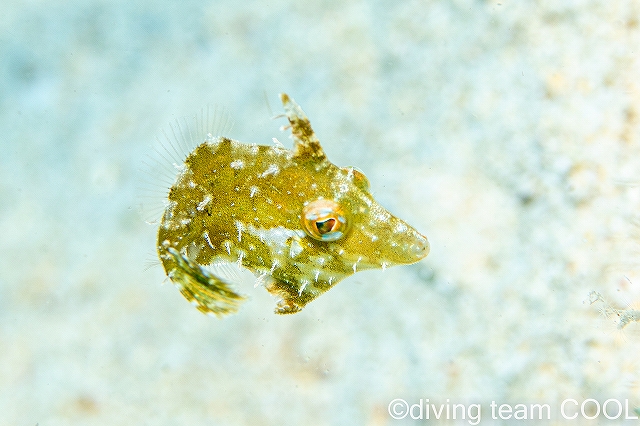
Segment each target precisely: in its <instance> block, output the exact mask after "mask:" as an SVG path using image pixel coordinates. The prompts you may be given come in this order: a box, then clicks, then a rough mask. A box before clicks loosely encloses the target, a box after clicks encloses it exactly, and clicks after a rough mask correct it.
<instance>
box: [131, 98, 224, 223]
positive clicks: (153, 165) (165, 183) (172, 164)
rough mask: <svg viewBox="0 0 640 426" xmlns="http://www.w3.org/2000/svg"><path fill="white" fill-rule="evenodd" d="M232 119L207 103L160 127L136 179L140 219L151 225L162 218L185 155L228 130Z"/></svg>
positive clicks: (218, 108) (221, 110)
mask: <svg viewBox="0 0 640 426" xmlns="http://www.w3.org/2000/svg"><path fill="white" fill-rule="evenodd" d="M232 128H233V120H232V119H231V117H230V115H229V113H228V112H227V111H226V110H225V109H224V108H221V107H218V106H216V105H207V106H205V107H203V108H202V109H201V110H200V112H199V113H198V114H196V115H194V116H192V117H182V118H178V119H176V120H175V121H174V122H172V123H170V124H169V125H168V126H167V128H165V129H161V130H160V132H159V135H158V136H156V138H155V143H154V144H153V145H152V147H151V149H150V152H149V154H148V155H147V157H146V158H145V160H144V161H143V162H142V167H141V168H140V170H139V172H140V177H139V179H138V185H137V188H136V190H137V191H136V192H137V199H138V203H137V207H138V213H139V214H140V216H142V219H143V220H144V221H145V222H147V223H149V224H152V225H157V224H158V223H159V222H160V221H161V220H162V214H163V212H164V211H165V209H166V207H167V196H168V195H169V190H170V189H171V187H172V186H173V185H174V184H175V181H176V177H177V176H178V175H179V173H180V170H181V168H182V167H183V166H184V161H185V159H186V158H187V156H188V155H189V154H190V153H191V152H192V151H193V150H194V149H195V148H196V147H197V146H198V145H200V144H201V143H203V142H205V141H208V140H211V138H212V135H213V136H216V135H226V134H229V132H230V131H231V129H232Z"/></svg>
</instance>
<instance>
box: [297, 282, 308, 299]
mask: <svg viewBox="0 0 640 426" xmlns="http://www.w3.org/2000/svg"><path fill="white" fill-rule="evenodd" d="M307 284H309V282H308V281H307V280H304V281H303V282H302V285H301V286H300V290H298V296H300V295H302V292H303V291H304V289H305V288H307Z"/></svg>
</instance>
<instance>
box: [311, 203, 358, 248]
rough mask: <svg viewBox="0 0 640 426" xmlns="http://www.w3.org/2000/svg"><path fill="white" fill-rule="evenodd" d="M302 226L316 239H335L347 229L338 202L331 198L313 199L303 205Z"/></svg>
mask: <svg viewBox="0 0 640 426" xmlns="http://www.w3.org/2000/svg"><path fill="white" fill-rule="evenodd" d="M300 218H301V221H302V228H303V229H304V231H305V232H306V233H307V235H309V236H310V237H311V238H313V239H315V240H318V241H336V240H338V239H340V238H342V237H343V236H344V235H345V234H346V231H347V227H348V221H347V216H346V214H345V212H344V210H343V209H342V207H340V205H339V204H338V203H336V202H335V201H332V200H325V199H320V200H315V201H312V202H310V203H309V204H307V205H306V206H304V208H303V209H302V215H301V216H300Z"/></svg>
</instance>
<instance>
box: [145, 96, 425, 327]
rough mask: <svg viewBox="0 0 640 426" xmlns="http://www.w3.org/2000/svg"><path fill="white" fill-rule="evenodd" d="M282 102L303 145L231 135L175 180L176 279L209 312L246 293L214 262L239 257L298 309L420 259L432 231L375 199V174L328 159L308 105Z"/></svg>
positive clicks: (229, 306) (172, 261)
mask: <svg viewBox="0 0 640 426" xmlns="http://www.w3.org/2000/svg"><path fill="white" fill-rule="evenodd" d="M280 99H281V101H282V104H283V106H284V110H285V114H286V117H287V119H288V120H289V124H290V125H289V127H290V128H291V134H292V139H293V149H292V150H288V149H285V148H284V147H282V146H278V145H277V146H264V145H256V144H244V143H241V142H237V141H234V140H231V139H228V138H226V137H224V136H220V137H216V138H213V137H210V138H207V140H206V141H204V142H203V143H201V144H200V145H199V146H198V147H196V148H195V149H194V150H193V151H192V152H191V153H190V154H189V155H188V156H187V158H186V160H185V162H184V165H183V166H182V167H181V169H180V172H179V174H178V176H177V178H176V180H175V183H174V184H173V186H171V188H170V190H169V194H168V204H167V206H166V209H165V210H164V215H163V217H162V221H161V223H160V227H159V230H158V242H157V250H158V256H159V258H160V261H161V262H162V265H163V266H164V270H165V272H166V274H167V276H168V277H169V278H170V279H171V281H172V282H173V283H174V284H176V285H177V286H178V288H179V289H180V292H181V293H182V294H183V296H184V297H185V298H187V300H189V301H190V302H192V303H193V304H194V305H195V306H196V307H197V308H198V309H199V310H200V311H202V312H204V313H207V314H215V315H217V316H223V315H226V314H230V313H234V312H236V311H237V309H238V306H239V304H240V303H242V301H243V300H244V299H245V296H242V295H240V294H239V293H237V292H236V290H235V289H234V288H233V283H232V282H231V281H230V280H229V279H228V278H226V277H224V276H223V275H222V274H217V273H216V272H214V269H212V268H208V267H207V266H208V265H215V264H216V263H219V262H237V263H238V264H239V265H241V266H243V267H244V268H247V269H249V270H250V271H252V272H253V273H254V274H255V275H256V276H257V277H258V278H259V282H261V283H262V284H263V285H264V287H265V288H266V289H267V290H268V291H269V292H270V293H271V294H273V295H274V296H276V298H277V306H276V309H275V312H276V313H277V314H292V313H295V312H298V311H300V310H301V309H302V308H303V307H304V306H305V305H306V304H307V303H309V302H311V301H312V300H314V299H315V298H316V297H318V296H320V295H321V294H322V293H324V292H325V291H327V290H328V289H330V288H331V287H333V286H334V285H336V284H337V283H338V282H340V281H341V280H342V279H344V278H345V277H348V276H349V275H352V274H354V273H355V272H357V271H362V270H365V269H380V268H382V269H384V268H386V267H389V266H393V265H398V264H410V263H414V262H417V261H419V260H420V259H423V258H424V257H425V256H427V254H428V253H429V242H428V241H427V238H426V237H424V236H422V235H421V234H419V233H418V232H417V231H416V230H415V229H413V228H412V227H411V226H409V225H407V224H406V223H405V222H404V221H402V220H400V219H398V218H397V217H395V216H393V215H392V214H391V213H389V212H388V211H387V210H385V209H384V208H383V207H381V206H380V205H379V204H378V203H376V201H375V200H374V199H373V197H372V196H371V194H370V193H369V181H368V180H367V178H366V176H365V175H364V174H363V173H362V172H360V171H358V170H357V169H355V168H352V167H338V166H336V165H334V164H332V163H331V162H330V161H329V160H328V159H327V157H326V155H325V153H324V151H323V150H322V147H321V146H320V142H319V141H318V139H317V138H316V135H315V133H314V132H313V130H312V129H311V124H310V123H309V119H308V118H307V116H306V115H305V113H304V112H303V111H302V109H301V108H300V106H298V104H296V103H295V101H294V100H293V99H291V98H290V97H289V96H287V95H286V94H281V95H280Z"/></svg>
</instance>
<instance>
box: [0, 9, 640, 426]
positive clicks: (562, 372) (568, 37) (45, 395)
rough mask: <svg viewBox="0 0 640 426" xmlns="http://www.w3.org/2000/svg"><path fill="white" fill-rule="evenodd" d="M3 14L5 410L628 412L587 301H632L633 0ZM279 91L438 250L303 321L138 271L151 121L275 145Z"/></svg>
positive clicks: (349, 290) (635, 369) (56, 419)
mask: <svg viewBox="0 0 640 426" xmlns="http://www.w3.org/2000/svg"><path fill="white" fill-rule="evenodd" d="M1 9H2V12H1V13H0V128H1V129H2V131H1V134H0V147H1V148H2V149H1V151H0V424H2V425H36V424H38V425H40V426H45V425H46V426H49V425H67V424H73V425H107V424H136V425H177V424H183V425H184V424H190V425H246V424H251V425H276V424H285V425H303V424H308V425H311V424H313V425H360V424H363V425H393V424H424V423H425V421H410V420H407V419H405V420H404V421H402V420H398V421H396V420H393V419H392V418H391V417H390V415H389V414H388V412H387V405H388V404H389V402H390V401H391V400H392V399H394V398H404V399H406V400H407V401H408V402H410V403H415V402H417V401H418V400H419V399H420V398H430V400H431V401H432V402H445V400H446V399H450V401H451V402H460V403H482V404H484V407H483V418H482V424H487V423H489V420H488V419H487V411H486V410H487V407H488V405H487V404H488V403H489V402H490V401H491V400H497V401H498V402H510V403H512V404H515V403H532V402H535V403H542V402H548V403H550V404H552V407H554V409H557V408H558V405H559V403H560V401H562V400H564V399H565V398H575V399H577V400H580V401H581V400H583V399H585V398H588V397H592V398H597V399H599V400H601V401H604V400H606V399H608V398H619V399H621V400H624V399H626V398H628V399H629V401H630V404H631V405H632V407H637V406H638V405H640V379H639V373H640V359H639V357H638V354H639V353H640V332H639V329H640V324H637V323H636V324H632V325H629V326H628V327H626V328H625V329H624V330H622V331H620V330H617V329H616V326H615V323H614V320H615V318H604V317H602V316H600V315H599V314H598V307H599V306H597V305H593V306H590V305H589V303H588V301H587V299H588V294H589V292H590V291H591V290H597V291H600V292H601V293H602V294H603V295H604V297H605V298H607V299H608V300H609V301H610V303H612V304H614V305H615V306H617V307H620V308H628V307H631V308H633V307H635V308H636V309H637V308H638V305H639V304H640V269H639V263H638V260H639V259H640V257H639V254H640V250H639V248H640V239H639V238H638V237H637V235H638V234H639V233H640V232H639V231H638V227H637V226H635V225H634V223H635V222H634V221H636V220H637V217H638V213H639V211H640V210H639V207H640V187H639V186H638V185H639V184H640V126H639V119H640V117H639V114H640V91H639V90H640V87H639V85H640V76H639V72H640V66H639V65H640V62H639V56H638V55H639V51H638V49H639V46H640V15H639V13H640V2H638V1H624V0H620V1H611V2H609V1H603V0H601V1H587V0H584V1H580V0H576V1H570V2H569V1H567V2H556V1H511V0H501V1H500V2H498V1H471V0H458V1H451V0H446V1H445V0H443V1H428V0H420V1H391V0H387V1H384V0H380V1H370V2H365V1H347V2H341V1H309V2H301V1H298V2H293V1H286V0H272V1H269V2H258V1H253V2H252V1H249V2H237V1H231V0H225V1H211V2H206V1H183V2H174V3H166V2H157V1H147V0H130V1H110V2H107V1H104V2H100V1H85V2H81V1H74V2H64V1H57V0H48V1H38V0H31V1H11V0H9V1H5V2H4V3H3V6H2V7H1ZM279 92H287V93H289V94H290V95H291V96H293V97H294V98H295V99H296V100H297V101H298V102H299V103H300V105H301V106H302V107H303V108H304V109H305V111H306V113H307V114H308V116H309V117H310V119H311V123H312V125H313V126H314V128H315V130H316V132H317V134H318V136H319V137H320V140H321V142H322V143H323V145H324V148H325V151H326V152H327V154H328V156H329V158H330V159H331V160H332V161H333V162H334V163H336V164H338V165H342V166H347V165H355V166H358V167H359V168H361V169H362V170H363V171H364V172H365V173H366V174H367V176H368V177H369V179H370V181H371V187H372V189H373V192H374V195H375V196H376V197H377V199H378V200H379V201H380V202H381V203H382V204H383V205H384V206H386V207H387V208H388V209H389V210H391V211H392V212H393V213H395V214H397V215H398V216H399V217H402V218H404V219H406V220H407V221H408V222H409V223H411V224H412V225H414V226H415V227H416V228H417V229H418V230H420V231H422V232H423V233H424V234H426V235H427V236H428V237H429V239H430V241H431V245H432V252H431V254H430V255H429V257H428V258H427V259H426V260H424V261H422V262H421V263H419V264H417V265H413V266H409V267H397V268H393V269H390V270H387V271H385V272H381V271H371V272H365V273H360V274H357V275H355V276H353V277H351V278H349V279H347V280H345V281H343V282H342V283H340V284H339V285H338V286H336V287H335V288H334V289H332V290H331V291H330V292H329V293H327V294H325V295H323V296H322V297H320V298H319V299H318V300H317V301H315V302H313V303H312V304H310V305H309V306H308V307H307V308H306V309H305V310H304V311H302V312H301V313H299V314H297V315H295V316H286V317H279V316H276V315H274V314H273V313H272V310H273V307H274V302H273V300H272V298H271V296H269V295H268V294H267V293H266V292H265V291H264V290H263V289H260V288H258V289H255V290H254V289H253V288H252V287H251V286H247V287H245V288H242V289H241V290H242V291H243V292H245V293H247V294H249V295H250V296H251V300H250V301H249V302H248V303H246V304H245V305H244V306H243V308H242V309H241V311H240V313H239V314H237V315H235V316H232V317H229V318H226V319H224V320H217V319H215V318H211V317H207V316H204V315H202V314H200V313H199V312H198V311H196V310H195V309H194V308H193V307H192V306H191V305H189V304H188V303H187V302H186V301H185V300H184V299H183V298H182V296H181V295H180V294H179V293H178V291H177V289H176V288H174V287H173V286H172V285H170V284H164V285H162V284H161V283H162V282H163V279H164V275H163V272H162V270H161V268H160V267H159V266H156V267H152V268H150V269H148V270H145V267H146V266H147V265H148V263H149V261H150V260H153V258H154V256H155V255H154V244H155V241H154V238H155V229H154V228H153V227H151V226H149V225H147V224H145V223H144V222H143V221H142V220H141V219H140V216H139V214H138V212H137V206H138V204H139V200H138V199H137V197H136V187H137V186H138V184H139V181H138V179H139V171H138V170H139V169H140V167H141V165H142V161H143V159H144V157H145V156H146V155H147V153H148V152H149V149H150V148H149V146H150V145H151V144H152V142H153V139H154V137H155V135H157V134H158V131H159V129H161V128H163V127H165V126H166V125H167V124H168V123H169V122H170V121H171V120H174V119H175V118H177V117H181V116H186V115H190V114H193V113H195V112H197V111H199V110H200V108H201V107H202V106H203V105H206V104H208V103H216V104H220V105H223V106H225V107H226V108H227V109H228V110H229V111H230V113H231V116H232V117H233V118H234V120H235V123H236V124H235V127H234V128H233V130H232V131H231V134H230V135H229V136H230V137H233V138H234V139H238V140H241V141H245V142H257V143H263V144H270V143H271V138H272V137H278V138H279V139H280V140H281V141H283V142H285V143H290V140H289V139H288V135H287V134H286V133H282V132H280V131H279V127H280V126H281V125H283V124H284V121H283V120H282V119H280V120H272V119H271V116H272V114H277V113H279V112H280V111H281V107H280V105H279V104H278V98H277V94H278V93H279ZM265 95H266V99H268V101H269V104H267V101H265ZM557 417H558V415H557V413H556V412H555V411H554V419H556V420H552V421H550V422H545V424H556V423H562V422H561V421H560V420H558V419H557ZM615 423H616V422H608V423H607V424H615ZM443 424H444V423H443ZM460 424H468V423H466V422H461V423H460ZM573 424H578V423H573Z"/></svg>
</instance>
